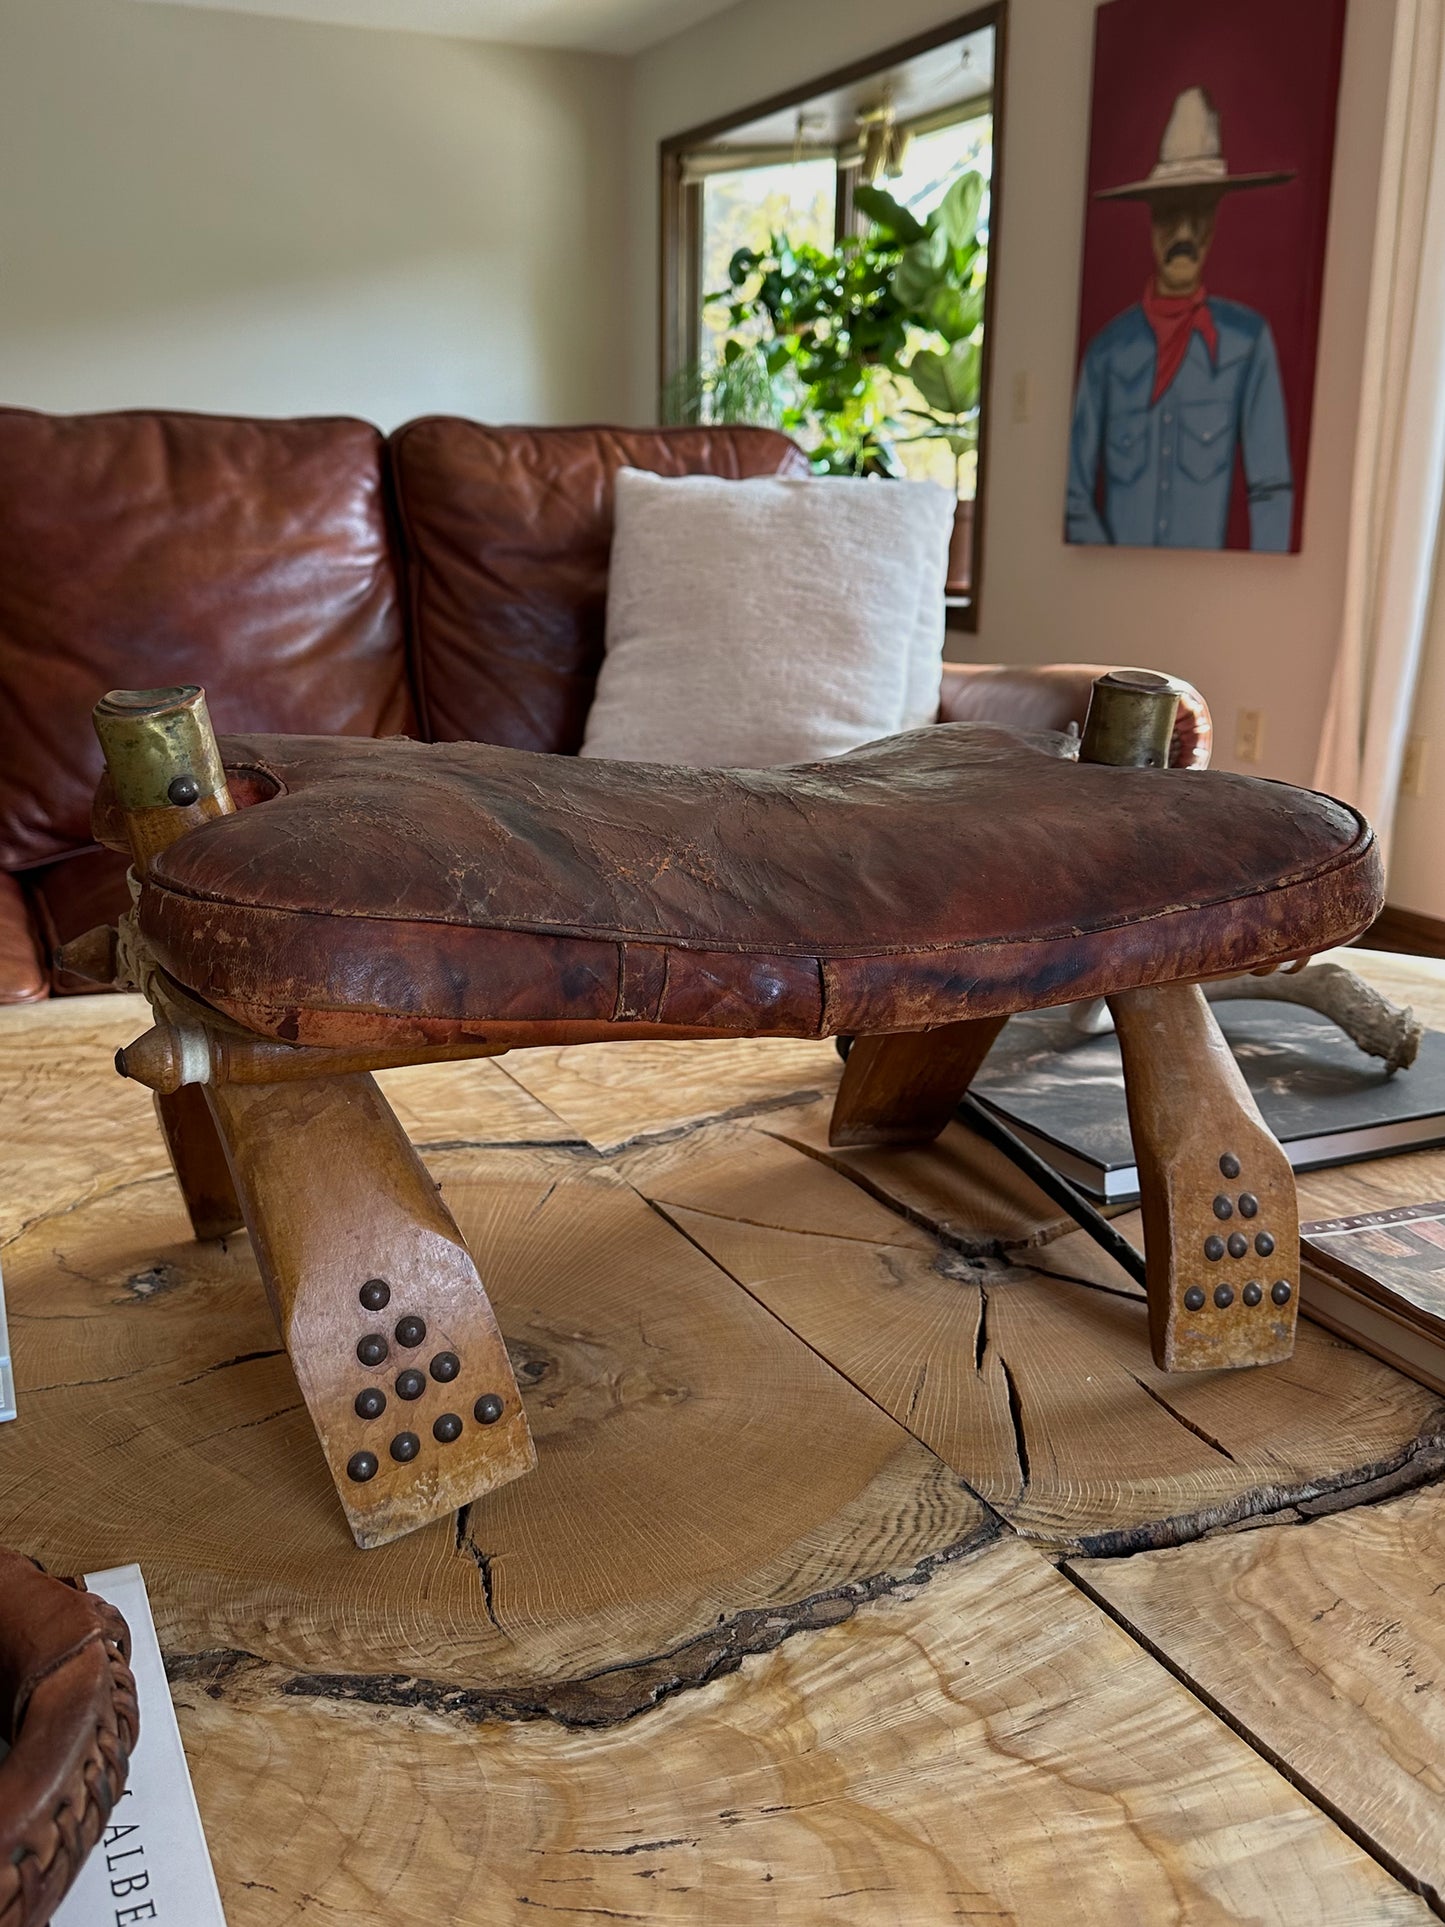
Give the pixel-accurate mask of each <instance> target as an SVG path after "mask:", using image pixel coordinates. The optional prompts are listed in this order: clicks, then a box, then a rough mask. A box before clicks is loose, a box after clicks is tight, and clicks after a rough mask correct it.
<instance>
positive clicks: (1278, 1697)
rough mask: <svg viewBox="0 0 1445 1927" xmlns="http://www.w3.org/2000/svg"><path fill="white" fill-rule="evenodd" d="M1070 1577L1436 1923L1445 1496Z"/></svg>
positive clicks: (1444, 1864) (1444, 1733)
mask: <svg viewBox="0 0 1445 1927" xmlns="http://www.w3.org/2000/svg"><path fill="white" fill-rule="evenodd" d="M1070 1570H1071V1571H1072V1572H1074V1573H1075V1574H1076V1575H1077V1576H1078V1577H1079V1578H1080V1579H1081V1580H1082V1581H1083V1583H1084V1584H1085V1585H1086V1586H1087V1587H1088V1589H1089V1590H1090V1591H1091V1592H1092V1593H1093V1594H1095V1595H1096V1596H1097V1597H1098V1598H1099V1599H1101V1600H1103V1601H1105V1602H1106V1603H1107V1604H1108V1606H1109V1607H1110V1608H1111V1610H1113V1611H1114V1612H1116V1613H1117V1614H1118V1615H1119V1616H1120V1618H1121V1619H1123V1621H1124V1622H1125V1623H1126V1624H1127V1625H1128V1626H1129V1627H1131V1628H1132V1629H1135V1630H1136V1631H1137V1632H1138V1634H1139V1635H1140V1636H1141V1637H1142V1638H1143V1639H1145V1640H1147V1641H1148V1643H1149V1644H1150V1646H1151V1647H1153V1648H1154V1649H1156V1650H1157V1651H1159V1652H1161V1653H1162V1654H1164V1655H1165V1656H1166V1657H1167V1659H1168V1662H1169V1664H1170V1665H1171V1667H1173V1668H1175V1669H1176V1670H1177V1671H1178V1672H1179V1673H1181V1674H1182V1675H1183V1676H1184V1677H1185V1678H1186V1679H1187V1680H1188V1681H1189V1682H1190V1684H1191V1685H1192V1686H1193V1687H1194V1688H1195V1689H1196V1690H1198V1691H1199V1692H1201V1693H1203V1694H1205V1695H1207V1696H1208V1698H1209V1700H1210V1702H1211V1703H1212V1704H1214V1705H1216V1706H1218V1707H1219V1708H1220V1709H1221V1710H1222V1711H1223V1712H1224V1714H1225V1717H1226V1718H1227V1719H1228V1720H1229V1721H1230V1722H1231V1723H1232V1724H1234V1725H1236V1726H1238V1727H1239V1728H1241V1729H1242V1730H1243V1731H1244V1732H1246V1733H1247V1734H1248V1735H1249V1737H1250V1738H1251V1739H1252V1740H1253V1741H1254V1742H1255V1743H1256V1744H1257V1745H1258V1746H1259V1747H1260V1748H1261V1749H1263V1750H1265V1751H1266V1752H1267V1753H1268V1754H1269V1755H1270V1756H1271V1757H1273V1758H1276V1759H1279V1760H1282V1761H1284V1762H1286V1763H1287V1767H1288V1771H1289V1773H1290V1775H1291V1777H1292V1778H1293V1779H1295V1780H1296V1781H1297V1782H1298V1783H1299V1784H1300V1785H1302V1786H1303V1787H1304V1788H1305V1789H1306V1790H1307V1791H1308V1792H1309V1793H1310V1795H1311V1797H1312V1798H1314V1799H1315V1800H1317V1801H1319V1802H1320V1803H1322V1804H1323V1805H1324V1806H1326V1807H1327V1808H1329V1809H1330V1810H1331V1811H1333V1812H1336V1813H1339V1814H1342V1815H1344V1816H1345V1817H1346V1820H1347V1823H1348V1824H1349V1825H1350V1826H1352V1827H1353V1828H1354V1829H1355V1830H1356V1831H1357V1832H1358V1833H1359V1834H1360V1835H1361V1836H1362V1837H1363V1838H1366V1839H1368V1840H1370V1841H1371V1842H1372V1844H1373V1847H1374V1850H1375V1851H1376V1852H1377V1853H1380V1854H1383V1855H1384V1856H1386V1857H1387V1859H1388V1860H1389V1861H1390V1862H1392V1863H1393V1864H1394V1865H1395V1866H1397V1867H1398V1868H1399V1869H1400V1870H1401V1871H1402V1872H1403V1874H1404V1875H1405V1876H1406V1877H1407V1878H1408V1879H1409V1880H1410V1881H1411V1882H1412V1883H1413V1884H1416V1885H1418V1887H1419V1888H1420V1890H1421V1891H1422V1892H1423V1893H1425V1894H1426V1895H1427V1896H1428V1897H1429V1899H1430V1901H1431V1903H1432V1905H1433V1906H1434V1907H1435V1908H1436V1910H1437V1912H1445V1825H1442V1823H1441V1803H1442V1797H1445V1609H1442V1605H1441V1599H1442V1595H1445V1488H1442V1487H1440V1486H1438V1485H1437V1486H1433V1487H1431V1488H1429V1489H1428V1490H1426V1491H1422V1492H1417V1493H1412V1494H1410V1495H1409V1496H1408V1497H1406V1498H1401V1499H1395V1500H1392V1501H1391V1502H1389V1503H1388V1504H1384V1505H1370V1506H1359V1507H1356V1508H1354V1509H1352V1510H1350V1511H1348V1512H1342V1513H1337V1514H1335V1515H1334V1516H1332V1517H1326V1518H1320V1519H1314V1520H1308V1521H1305V1522H1303V1523H1301V1524H1298V1525H1280V1526H1274V1527H1271V1528H1270V1529H1269V1530H1266V1531H1257V1532H1244V1533H1236V1534H1233V1535H1231V1536H1230V1537H1228V1538H1223V1539H1214V1540H1211V1541H1209V1542H1208V1543H1207V1544H1203V1545H1193V1546H1183V1547H1180V1548H1178V1549H1173V1550H1170V1551H1168V1552H1154V1553H1145V1554H1141V1555H1140V1556H1139V1557H1138V1558H1135V1559H1121V1560H1083V1561H1080V1562H1078V1563H1077V1564H1076V1565H1073V1566H1071V1567H1070Z"/></svg>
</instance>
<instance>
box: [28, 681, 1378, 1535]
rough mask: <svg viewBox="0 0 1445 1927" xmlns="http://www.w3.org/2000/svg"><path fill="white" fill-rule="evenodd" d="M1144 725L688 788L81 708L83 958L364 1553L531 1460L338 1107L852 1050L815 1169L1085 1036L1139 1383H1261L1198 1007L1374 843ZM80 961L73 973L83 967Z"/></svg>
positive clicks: (1258, 1271) (485, 1327) (1287, 938)
mask: <svg viewBox="0 0 1445 1927" xmlns="http://www.w3.org/2000/svg"><path fill="white" fill-rule="evenodd" d="M1176 697H1177V690H1176V689H1175V687H1174V685H1172V684H1170V683H1168V682H1167V681H1166V680H1165V679H1164V678H1162V677H1155V676H1150V675H1147V674H1144V673H1142V672H1134V671H1123V672H1115V673H1114V674H1113V675H1111V676H1108V677H1104V678H1101V679H1100V682H1099V683H1098V684H1097V685H1096V688H1095V697H1094V703H1093V706H1092V707H1091V710H1090V715H1089V720H1088V723H1087V725H1086V728H1085V731H1084V738H1083V743H1082V747H1081V746H1080V744H1079V743H1078V742H1077V741H1076V740H1075V739H1073V738H1072V737H1066V736H1062V735H1055V734H1047V733H1042V732H1039V733H1030V732H1027V731H1023V730H1016V729H1009V728H1005V727H1001V726H997V725H992V724H972V723H956V724H944V725H934V726H931V727H930V728H928V729H924V730H919V731H917V732H915V733H913V734H910V735H904V736H896V737H891V738H889V739H888V740H886V741H883V742H878V743H871V744H868V745H867V746H866V747H864V748H862V749H858V750H855V751H853V752H852V753H851V754H850V755H846V756H840V757H838V758H836V759H834V760H832V761H828V762H823V763H814V764H807V765H802V766H798V767H795V768H789V769H771V770H698V769H674V768H670V767H665V766H662V765H651V764H630V763H611V762H601V761H591V762H589V761H586V760H580V759H578V758H574V757H566V756H548V755H540V754H536V753H534V752H531V751H525V750H513V749H504V748H499V747H496V746H494V745H490V744H484V743H430V744H428V743H414V742H409V741H406V740H403V739H400V738H393V739H390V740H384V741H372V740H367V739H362V738H353V737H305V736H244V737H240V736H238V737H228V738H223V739H222V740H221V742H220V743H219V745H218V744H217V742H216V739H215V738H214V737H213V735H212V734H211V728H210V723H209V720H208V718H207V715H206V710H205V701H204V697H203V695H202V693H201V692H200V691H199V690H197V689H193V688H192V689H172V690H141V691H129V692H126V691H122V692H116V693H113V694H111V695H109V696H107V697H106V698H105V699H104V700H103V701H102V702H101V703H100V704H99V705H98V707H97V710H96V727H97V731H98V733H99V735H100V738H101V743H102V747H103V748H104V750H105V754H106V762H107V776H106V777H105V779H104V780H103V782H102V786H101V792H100V795H99V796H98V798H97V802H96V828H97V835H98V836H99V837H100V839H101V841H102V842H105V843H107V844H108V845H110V847H112V848H118V849H121V850H125V851H128V852H129V854H130V855H131V858H132V861H133V866H134V867H133V870H132V891H133V896H134V905H133V909H132V911H131V913H130V914H129V915H128V916H127V917H126V918H124V919H123V920H122V923H121V927H120V930H119V932H118V933H114V932H110V931H104V932H92V933H90V935H89V936H87V937H86V938H84V939H81V940H80V943H79V944H77V945H72V946H70V947H69V948H68V949H67V951H66V953H65V961H66V964H67V967H69V968H83V969H85V970H86V971H87V972H88V973H89V974H90V975H92V976H99V977H112V978H113V979H114V980H115V981H117V982H119V983H122V984H125V985H128V986H131V987H134V988H136V989H139V990H142V991H144V992H145V993H146V995H147V996H148V997H149V998H150V1000H151V1004H152V1006H153V1009H154V1012H155V1018H156V1022H155V1026H154V1028H153V1029H151V1030H149V1031H147V1032H146V1034H145V1035H144V1036H143V1037H141V1038H139V1039H137V1041H136V1042H135V1043H134V1044H133V1045H131V1046H129V1047H128V1048H127V1049H126V1050H124V1051H122V1052H121V1053H120V1055H119V1057H118V1059H117V1064H118V1068H120V1069H121V1070H122V1072H123V1073H124V1074H126V1075H129V1076H131V1077H135V1078H138V1079H140V1080H141V1081H142V1082H143V1083H145V1084H148V1085H149V1086H150V1087H151V1088H152V1089H153V1090H154V1091H155V1093H156V1104H157V1109H158V1111H159V1115H160V1121H161V1125H162V1128H163V1130H164V1133H165V1136H166V1141H167V1143H168V1145H169V1148H170V1153H171V1159H172V1162H173V1164H174V1166H175V1171H176V1176H177V1178H178V1180H179V1182H180V1186H181V1189H182V1191H183V1193H184V1194H185V1199H186V1203H187V1205H188V1207H189V1210H190V1214H191V1219H192V1223H193V1224H194V1227H195V1230H196V1234H197V1236H199V1237H203V1238H204V1237H216V1236H220V1235H223V1234H224V1233H226V1232H228V1231H231V1230H234V1229H236V1228H237V1227H238V1226H239V1225H241V1224H242V1223H243V1222H244V1223H245V1225H246V1226H247V1227H248V1229H249V1231H250V1234H251V1239H252V1243H253V1246H254V1249H255V1254H256V1259H257V1263H258V1265H259V1267H260V1270H261V1274H262V1277H263V1279H264V1280H265V1283H266V1287H267V1290H268V1293H269V1295H270V1298H271V1302H272V1306H273V1309H274V1310H275V1313H276V1317H277V1322H278V1324H279V1325H280V1328H281V1332H282V1335H283V1337H284V1339H285V1342H286V1346H287V1349H288V1351H289V1352H290V1355H291V1360H292V1363H293V1365H294V1367H295V1370H296V1375H297V1378H298V1380H299V1382H300V1385H301V1390H302V1392H303V1394H304V1396H305V1399H306V1403H307V1406H308V1408H309V1410H310V1413H311V1417H312V1420H313V1422H314V1424H315V1426H316V1431H317V1434H318V1436H319V1438H320V1441H321V1446H322V1449H323V1451H324V1453H325V1455H326V1459H327V1463H328V1465H329V1467H330V1470H331V1474H332V1477H333V1479H334V1481H335V1483H336V1488H337V1491H338V1493H339V1494H340V1497H341V1501H342V1504H343V1506H344V1508H345V1511H346V1516H347V1519H348V1521H349V1523H350V1526H351V1529H352V1532H353V1534H354V1536H355V1538H356V1540H357V1543H358V1544H360V1545H363V1546H370V1545H378V1544H381V1543H383V1542H384V1541H386V1540H388V1539H392V1538H395V1537H397V1536H398V1535H399V1534H401V1533H403V1532H407V1531H410V1530H411V1529H412V1528H413V1527H415V1526H418V1525H421V1524H423V1523H425V1522H426V1521H427V1520H429V1519H433V1518H436V1517H437V1516H439V1515H440V1514H442V1513H445V1512H448V1511H451V1510H453V1509H455V1508H456V1507H457V1506H459V1505H461V1504H464V1503H466V1502H467V1501H469V1500H471V1499H473V1498H476V1497H477V1496H479V1495H480V1494H481V1493H484V1492H486V1491H489V1490H491V1489H492V1488H493V1487H495V1486H498V1485H500V1484H502V1483H504V1482H505V1481H506V1480H509V1479H512V1478H516V1477H517V1476H519V1475H520V1474H521V1473H524V1472H526V1471H528V1470H529V1469H530V1468H531V1466H532V1465H533V1464H534V1463H535V1454H534V1452H533V1447H532V1440H531V1435H530V1433H529V1430H528V1427H527V1420H526V1417H525V1415H524V1413H523V1410H522V1405H521V1400H520V1398H519V1396H518V1393H517V1386H516V1381H515V1380H514V1378H513V1375H512V1371H511V1367H510V1365H509V1363H508V1360H507V1352H506V1348H505V1346H504V1344H503V1343H502V1339H501V1337H500V1334H499V1333H498V1330H497V1326H496V1322H495V1320H494V1318H493V1316H492V1311H491V1307H490V1305H489V1304H488V1301H487V1297H486V1293H485V1291H484V1290H483V1287H482V1283H481V1280H480V1278H479V1277H478V1274H477V1269H476V1266H475V1264H474V1262H473V1259H472V1256H471V1254H470V1253H469V1252H468V1250H467V1248H466V1245H465V1243H464V1242H463V1239H462V1236H461V1234H460V1232H459V1231H458V1229H457V1227H456V1225H455V1223H454V1222H453V1220H452V1218H451V1216H450V1214H449V1212H448V1211H447V1210H446V1208H445V1206H444V1205H443V1204H442V1203H441V1201H440V1199H439V1198H438V1195H437V1191H436V1188H435V1186H434V1185H433V1184H432V1183H431V1182H430V1180H429V1179H428V1177H427V1174H426V1172H425V1170H424V1168H423V1166H422V1164H421V1162H420V1160H419V1159H418V1157H417V1155H416V1153H415V1152H414V1151H413V1149H412V1148H411V1145H410V1144H409V1143H408V1141H407V1138H406V1136H405V1133H404V1132H403V1131H402V1129H401V1127H400V1125H399V1124H398V1123H397V1121H396V1119H395V1117H394V1116H393V1115H392V1113H391V1111H390V1109H389V1108H388V1106H387V1104H386V1102H385V1100H384V1099H383V1098H382V1096H381V1094H380V1092H379V1090H378V1089H377V1086H376V1084H375V1082H374V1080H373V1078H372V1076H371V1073H372V1072H373V1071H376V1070H380V1069H385V1068H387V1067H389V1066H393V1065H399V1064H415V1063H422V1062H432V1061H436V1060H438V1059H445V1058H460V1057H471V1056H494V1055H497V1054H499V1053H501V1052H503V1051H507V1050H510V1049H514V1048H517V1047H521V1046H526V1045H531V1044H552V1045H556V1044H581V1043H595V1042H599V1041H603V1040H612V1039H629V1038H709V1037H715V1038H722V1037H757V1036H771V1037H826V1036H830V1035H837V1036H845V1037H850V1038H852V1039H853V1040H854V1042H853V1047H852V1050H851V1054H850V1056H849V1058H848V1062H847V1065H846V1068H845V1071H844V1075H843V1080H842V1084H841V1087H840V1089H839V1093H838V1098H837V1103H836V1106H835V1109H834V1113H833V1123H832V1136H833V1141H834V1142H835V1143H839V1144H852V1145H860V1144H871V1145H902V1144H910V1143H918V1142H921V1141H926V1140H929V1139H931V1138H933V1137H935V1136H936V1135H937V1134H938V1133H939V1132H940V1131H941V1130H942V1129H943V1127H944V1125H945V1124H946V1123H947V1122H948V1120H949V1119H950V1117H952V1115H953V1114H954V1111H955V1109H956V1107H957V1105H958V1103H959V1101H960V1099H961V1098H962V1096H963V1094H964V1092H965V1091H966V1090H967V1087H968V1085H969V1083H970V1081H971V1080H972V1078H973V1076H974V1073H975V1072H976V1071H977V1070H978V1068H979V1066H980V1064H981V1063H982V1061H983V1059H984V1056H985V1055H986V1053H987V1051H988V1049H989V1046H990V1045H991V1044H992V1042H993V1040H994V1038H995V1037H996V1036H997V1035H998V1032H999V1030H1000V1029H1001V1028H1002V1026H1003V1024H1004V1022H1005V1021H1006V1019H1007V1018H1008V1017H1009V1016H1010V1015H1011V1014H1012V1013H1013V1012H1015V1011H1025V1010H1036V1009H1039V1008H1040V1007H1042V1006H1044V1005H1055V1004H1065V1003H1071V1002H1074V1001H1076V1000H1079V999H1085V998H1101V997H1102V998H1107V999H1108V1001H1109V1004H1110V1007H1111V1009H1112V1013H1113V1017H1114V1023H1115V1028H1116V1030H1117V1033H1118V1037H1119V1043H1120V1048H1121V1051H1122V1054H1123V1061H1124V1069H1125V1077H1126V1085H1127V1090H1128V1099H1129V1116H1130V1123H1131V1127H1132V1130H1133V1135H1134V1145H1135V1153H1136V1157H1137V1161H1138V1165H1139V1170H1140V1183H1141V1191H1142V1196H1143V1206H1144V1231H1145V1262H1146V1268H1147V1295H1148V1301H1149V1323H1150V1335H1151V1342H1152V1345H1153V1349H1154V1355H1155V1358H1156V1360H1157V1361H1158V1362H1159V1363H1160V1364H1161V1365H1162V1366H1163V1367H1165V1369H1168V1370H1174V1371H1192V1370H1202V1369H1209V1368H1212V1367H1218V1366H1229V1365H1252V1364H1266V1363H1269V1362H1272V1361H1275V1360H1278V1359H1282V1358H1287V1357H1288V1356H1289V1354H1290V1351H1291V1348H1292V1346H1293V1342H1294V1323H1295V1314H1296V1311H1297V1305H1298V1285H1299V1228H1298V1218H1297V1207H1296V1202H1295V1188H1294V1179H1293V1174H1292V1173H1291V1171H1290V1167H1289V1164H1288V1162H1287V1160H1286V1158H1285V1156H1284V1154H1283V1152H1282V1151H1281V1150H1280V1148H1279V1146H1278V1144H1277V1143H1276V1142H1275V1140H1274V1138H1273V1137H1272V1136H1271V1135H1270V1133H1269V1131H1268V1129H1267V1128H1266V1127H1265V1125H1264V1123H1263V1122H1262V1120H1261V1119H1260V1116H1259V1114H1258V1112H1257V1110H1256V1109H1255V1106H1254V1104H1253V1101H1252V1100H1251V1098H1250V1096H1249V1094H1248V1091H1247V1090H1246V1088H1245V1085H1244V1083H1243V1080H1242V1079H1241V1077H1240V1075H1239V1073H1238V1071H1237V1069H1236V1068H1235V1065H1234V1060H1233V1058H1232V1057H1231V1055H1230V1052H1229V1049H1228V1047H1227V1046H1226V1045H1225V1043H1224V1041H1223V1039H1222V1037H1221V1036H1220V1033H1219V1030H1218V1028H1217V1026H1216V1025H1215V1022H1214V1019H1213V1017H1212V1016H1211V1014H1210V1011H1209V1007H1208V1005H1207V1003H1206V1002H1205V999H1204V996H1203V993H1202V992H1201V991H1200V989H1199V988H1198V986H1199V985H1200V983H1201V982H1202V981H1204V980H1206V979H1208V978H1210V977H1216V976H1224V975H1232V974H1234V973H1236V972H1239V971H1251V970H1258V971H1264V970H1270V969H1274V968H1277V967H1279V966H1281V965H1286V964H1291V963H1294V962H1296V961H1299V960H1302V959H1304V958H1307V957H1308V956H1309V955H1311V954H1312V953H1313V952H1315V951H1317V950H1321V949H1324V948H1325V947H1327V946H1329V945H1331V944H1336V943H1342V942H1345V941H1347V940H1348V939H1350V938H1352V937H1354V936H1356V935H1358V934H1359V933H1360V931H1362V930H1363V929H1364V928H1365V927H1366V926H1367V925H1368V924H1369V923H1370V921H1371V920H1372V918H1373V917H1374V916H1375V914H1376V912H1377V911H1378V909H1379V906H1380V901H1381V888H1380V861H1379V855H1378V851H1377V848H1376V844H1375V840H1374V837H1373V834H1372V832H1371V830H1370V828H1369V825H1368V824H1367V823H1365V822H1364V820H1363V819H1362V818H1361V817H1360V816H1358V815H1357V814H1356V813H1355V812H1354V811H1353V810H1351V809H1348V808H1346V807H1345V806H1344V805H1343V804H1340V803H1336V802H1333V801H1331V800H1330V799H1329V798H1327V797H1323V796H1318V795H1314V794H1312V793H1310V792H1307V791H1304V790H1299V789H1294V788H1291V787H1289V786H1288V785H1286V784H1282V783H1273V782H1265V781H1261V780H1258V779H1254V778H1248V777H1241V776H1231V775H1225V774H1220V773H1217V772H1212V771H1208V770H1181V769H1169V768H1165V767H1162V766H1161V765H1163V764H1164V763H1165V761H1166V758H1167V748H1168V740H1169V729H1170V726H1171V725H1172V722H1173V715H1174V707H1175V700H1176ZM82 952H83V953H84V954H83V955H82V954H81V953H82Z"/></svg>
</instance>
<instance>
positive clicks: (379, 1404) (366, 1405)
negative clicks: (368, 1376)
mask: <svg viewBox="0 0 1445 1927" xmlns="http://www.w3.org/2000/svg"><path fill="white" fill-rule="evenodd" d="M352 1410H353V1411H354V1412H355V1413H356V1416H357V1417H358V1418H380V1417H381V1415H382V1413H383V1412H384V1411H385V1410H386V1393H385V1392H384V1391H382V1389H381V1387H380V1386H379V1385H368V1386H367V1387H366V1389H365V1391H362V1392H358V1393H357V1394H356V1404H355V1405H354V1406H353V1407H352Z"/></svg>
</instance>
